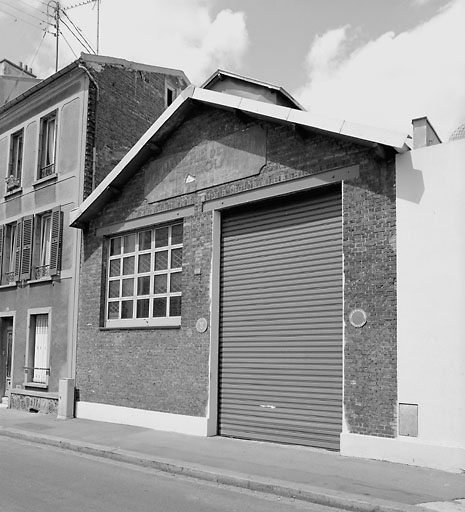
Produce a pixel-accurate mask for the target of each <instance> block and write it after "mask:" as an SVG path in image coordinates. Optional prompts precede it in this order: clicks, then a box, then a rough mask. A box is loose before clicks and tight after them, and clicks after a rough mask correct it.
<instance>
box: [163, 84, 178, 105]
mask: <svg viewBox="0 0 465 512" xmlns="http://www.w3.org/2000/svg"><path fill="white" fill-rule="evenodd" d="M170 96H171V97H170ZM177 97H178V90H177V89H176V87H172V86H171V85H167V86H166V89H165V104H166V107H169V106H170V105H172V104H173V103H174V101H175V99H176V98H177Z"/></svg>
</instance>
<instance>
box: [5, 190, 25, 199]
mask: <svg viewBox="0 0 465 512" xmlns="http://www.w3.org/2000/svg"><path fill="white" fill-rule="evenodd" d="M22 193H23V189H22V187H18V188H15V189H13V190H9V191H8V192H5V195H4V198H5V200H7V199H13V198H14V197H16V196H19V195H21V194H22Z"/></svg>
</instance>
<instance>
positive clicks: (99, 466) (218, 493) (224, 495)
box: [0, 437, 336, 512]
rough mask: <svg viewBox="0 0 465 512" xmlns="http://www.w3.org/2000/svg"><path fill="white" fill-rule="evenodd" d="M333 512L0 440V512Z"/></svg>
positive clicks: (48, 448)
mask: <svg viewBox="0 0 465 512" xmlns="http://www.w3.org/2000/svg"><path fill="white" fill-rule="evenodd" d="M25 510H33V511H34V512H50V511H54V510H56V511H60V512H77V511H79V512H81V511H83V510H85V511H89V512H152V511H153V512H222V511H225V512H226V511H228V512H235V511H237V512H278V511H279V512H297V511H300V512H302V511H312V512H335V511H336V509H330V508H326V507H322V506H319V505H313V504H310V503H306V502H302V501H298V500H295V501H294V500H289V499H284V498H279V497H276V496H269V495H266V494H261V493H255V492H251V491H245V490H239V489H236V488H234V487H228V486H223V485H218V484H213V483H207V482H202V481H200V480H196V479H192V478H185V477H181V476H174V475H169V474H166V473H162V472H159V471H154V470H150V469H145V468H139V467H136V466H132V465H130V464H124V463H120V462H113V461H107V460H105V459H100V458H98V457H90V456H87V455H80V454H78V453H75V452H69V451H65V450H60V449H57V448H52V447H49V446H45V445H38V444H34V443H28V442H24V441H17V440H13V439H8V438H6V437H0V511H1V512H24V511H25Z"/></svg>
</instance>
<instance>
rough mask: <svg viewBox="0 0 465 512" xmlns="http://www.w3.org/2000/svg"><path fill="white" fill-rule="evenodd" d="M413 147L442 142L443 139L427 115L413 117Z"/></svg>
mask: <svg viewBox="0 0 465 512" xmlns="http://www.w3.org/2000/svg"><path fill="white" fill-rule="evenodd" d="M412 126H413V149H418V148H424V147H426V146H434V145H435V144H441V142H442V141H441V139H440V138H439V136H438V134H437V133H436V131H435V129H434V128H433V125H432V124H431V123H430V122H429V120H428V118H427V117H426V116H424V117H417V118H416V119H412Z"/></svg>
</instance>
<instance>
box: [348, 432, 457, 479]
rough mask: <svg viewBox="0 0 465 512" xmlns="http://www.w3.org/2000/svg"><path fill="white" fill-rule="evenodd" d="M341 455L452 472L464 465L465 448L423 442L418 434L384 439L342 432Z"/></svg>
mask: <svg viewBox="0 0 465 512" xmlns="http://www.w3.org/2000/svg"><path fill="white" fill-rule="evenodd" d="M341 455H346V456H349V457H362V458H366V459H377V460H386V461H389V462H399V463H401V464H410V465H412V466H421V467H426V468H433V469H442V470H444V471H452V472H454V473H460V472H462V471H463V470H464V469H465V448H461V447H457V446H440V445H433V444H427V443H423V442H421V441H420V440H419V439H418V438H408V437H405V438H404V437H397V438H394V439H388V438H384V437H375V436H362V435H359V434H350V433H347V432H343V433H342V434H341Z"/></svg>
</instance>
